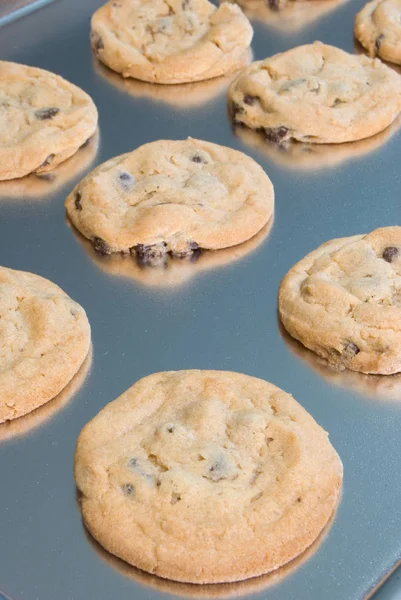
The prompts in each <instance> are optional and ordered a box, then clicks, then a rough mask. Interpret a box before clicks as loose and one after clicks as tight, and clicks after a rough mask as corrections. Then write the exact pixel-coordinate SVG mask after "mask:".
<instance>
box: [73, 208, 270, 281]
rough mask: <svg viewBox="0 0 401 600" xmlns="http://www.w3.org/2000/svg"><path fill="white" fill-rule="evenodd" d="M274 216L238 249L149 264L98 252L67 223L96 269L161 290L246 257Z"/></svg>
mask: <svg viewBox="0 0 401 600" xmlns="http://www.w3.org/2000/svg"><path fill="white" fill-rule="evenodd" d="M273 220H274V217H271V219H270V221H269V222H268V223H267V224H266V225H265V226H264V227H263V228H262V229H261V230H260V231H259V232H258V233H257V234H256V235H255V236H254V237H253V238H251V239H250V240H247V241H246V242H244V243H243V244H239V245H238V246H232V247H231V248H224V249H222V250H214V251H211V250H201V251H199V252H194V253H193V254H191V255H190V256H188V257H186V258H171V257H167V259H166V260H165V261H164V259H163V261H161V262H159V263H155V264H147V263H143V262H141V261H139V260H137V259H136V258H135V257H133V256H131V255H129V254H126V255H124V254H111V255H102V254H99V252H96V250H95V249H94V247H93V245H92V243H91V242H90V241H89V240H87V239H86V238H84V237H83V236H82V235H81V234H80V233H79V232H78V231H77V230H76V229H75V228H74V227H73V225H71V223H70V221H69V220H68V219H67V224H68V226H69V227H71V230H72V232H73V234H74V236H75V237H76V239H77V240H78V241H79V242H80V243H81V244H82V246H83V248H84V250H85V252H86V253H87V254H88V255H89V256H90V258H91V259H92V260H93V261H94V262H95V264H96V266H97V267H99V269H101V270H102V271H104V272H105V273H107V274H109V275H114V276H117V277H124V278H126V279H132V280H134V281H136V282H138V283H140V284H142V285H144V286H147V287H152V288H160V289H168V288H175V287H179V286H181V285H183V284H184V283H186V282H187V281H188V280H189V279H191V278H192V277H194V276H195V275H198V274H199V273H202V272H204V271H208V270H211V269H217V268H219V267H225V266H226V265H229V264H230V263H232V262H236V261H238V260H241V259H242V258H245V257H246V256H247V255H248V254H250V253H251V252H253V251H254V250H256V248H258V247H259V246H260V245H261V244H263V242H264V241H265V240H266V239H267V237H268V235H269V233H270V231H271V228H272V226H273Z"/></svg>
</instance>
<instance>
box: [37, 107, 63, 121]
mask: <svg viewBox="0 0 401 600" xmlns="http://www.w3.org/2000/svg"><path fill="white" fill-rule="evenodd" d="M59 112H60V109H59V108H57V106H51V107H50V108H39V109H38V110H35V117H36V118H37V119H40V120H41V121H46V120H48V119H53V117H55V116H56V115H57V114H58V113H59Z"/></svg>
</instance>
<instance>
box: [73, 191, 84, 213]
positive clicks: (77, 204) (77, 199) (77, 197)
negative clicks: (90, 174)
mask: <svg viewBox="0 0 401 600" xmlns="http://www.w3.org/2000/svg"><path fill="white" fill-rule="evenodd" d="M81 198H82V194H81V192H75V201H74V203H75V208H76V209H77V210H82V205H81Z"/></svg>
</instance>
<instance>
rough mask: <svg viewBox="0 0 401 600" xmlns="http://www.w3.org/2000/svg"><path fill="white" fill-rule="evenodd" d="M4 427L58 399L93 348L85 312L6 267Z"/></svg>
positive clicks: (0, 301)
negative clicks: (13, 420) (6, 422)
mask: <svg viewBox="0 0 401 600" xmlns="http://www.w3.org/2000/svg"><path fill="white" fill-rule="evenodd" d="M0 339H1V340H2V345H1V349H0V423H3V422H4V421H9V420H12V419H16V418H17V417H21V416H22V415H25V414H26V413H29V412H31V411H32V410H34V409H35V408H38V407H39V406H42V404H45V403H46V402H48V401H49V400H51V399H52V398H54V397H55V396H56V395H57V394H58V393H59V392H61V390H62V389H64V388H65V386H66V385H67V384H68V383H69V382H70V381H71V379H72V378H73V377H74V375H75V373H77V371H78V369H79V368H80V366H81V365H82V363H83V362H84V360H85V358H86V356H87V354H88V351H89V348H90V327H89V323H88V319H87V317H86V314H85V311H84V309H83V308H82V307H81V306H80V305H79V304H77V303H76V302H74V301H73V300H71V298H69V297H68V296H67V295H66V294H65V293H64V292H63V290H61V289H60V288H59V287H58V286H57V285H55V284H54V283H52V282H50V281H48V280H47V279H44V278H43V277H39V275H33V274H32V273H25V272H23V271H14V270H12V269H6V268H4V267H0Z"/></svg>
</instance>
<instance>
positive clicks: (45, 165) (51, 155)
mask: <svg viewBox="0 0 401 600" xmlns="http://www.w3.org/2000/svg"><path fill="white" fill-rule="evenodd" d="M55 156H56V155H55V154H49V156H48V157H47V158H46V160H45V161H44V162H42V164H41V165H40V167H38V169H42V168H43V167H47V166H48V165H50V163H51V162H52V160H53V158H54V157H55Z"/></svg>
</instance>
